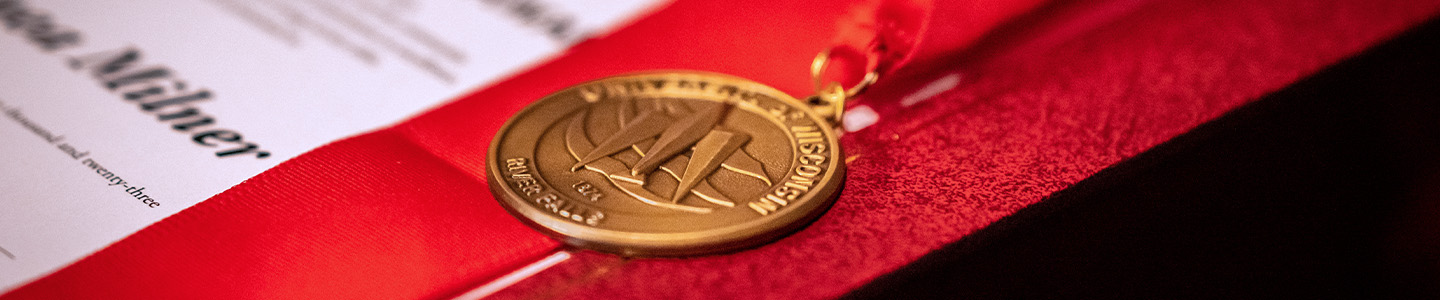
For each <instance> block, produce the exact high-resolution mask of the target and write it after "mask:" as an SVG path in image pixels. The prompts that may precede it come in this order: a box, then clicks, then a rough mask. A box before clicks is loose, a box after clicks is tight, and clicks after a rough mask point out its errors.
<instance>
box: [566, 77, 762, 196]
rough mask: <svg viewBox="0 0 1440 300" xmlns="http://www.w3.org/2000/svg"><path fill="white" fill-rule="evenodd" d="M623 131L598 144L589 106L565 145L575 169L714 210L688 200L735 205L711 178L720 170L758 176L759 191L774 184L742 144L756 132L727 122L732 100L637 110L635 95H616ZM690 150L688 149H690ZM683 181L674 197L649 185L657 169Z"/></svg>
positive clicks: (637, 191)
mask: <svg viewBox="0 0 1440 300" xmlns="http://www.w3.org/2000/svg"><path fill="white" fill-rule="evenodd" d="M616 102H619V105H620V109H617V110H616V112H618V113H617V116H616V117H617V118H616V120H618V122H619V125H620V126H619V127H620V131H618V132H615V133H614V134H612V135H610V136H609V137H606V138H604V139H603V141H602V142H601V143H600V144H599V145H595V144H592V143H591V141H590V138H589V137H587V136H586V133H585V122H586V121H587V118H586V116H587V115H588V112H589V111H588V110H583V111H581V112H579V113H577V114H575V116H574V117H572V118H571V119H570V120H569V122H570V124H569V125H568V127H567V130H566V131H565V141H566V143H565V145H566V148H568V150H569V152H570V153H571V155H572V156H573V157H574V158H575V159H576V163H575V165H574V166H572V167H571V169H572V171H578V170H580V169H582V168H584V169H588V170H590V171H594V172H599V173H600V174H604V175H605V177H606V178H608V179H609V181H610V183H611V184H613V185H614V186H615V187H616V188H618V189H620V190H621V191H624V192H625V193H626V194H628V195H630V196H631V197H634V199H635V200H638V201H640V202H642V203H645V204H649V205H653V206H656V207H661V208H666V209H673V210H677V211H684V212H690V213H710V212H711V211H712V208H707V207H703V206H695V205H688V204H682V203H681V200H682V199H686V198H689V197H690V196H693V197H694V198H697V199H701V200H704V201H706V202H709V203H711V204H714V205H718V206H721V207H735V201H733V200H731V197H730V196H727V195H725V194H724V193H723V192H720V190H718V189H716V188H715V187H714V186H712V185H711V184H710V182H709V180H708V177H710V175H711V174H712V173H714V172H717V171H728V172H735V173H736V174H740V175H744V176H749V177H753V178H755V179H756V180H757V181H756V182H755V183H756V185H755V186H754V190H755V192H757V193H758V192H759V191H760V190H762V189H764V187H766V186H769V185H771V184H772V183H771V181H770V178H769V177H768V176H766V175H765V167H764V164H762V163H761V162H759V161H757V160H755V158H754V157H752V156H751V155H749V154H748V153H746V152H745V151H744V150H743V149H742V148H741V147H742V146H744V145H745V144H746V143H748V142H750V136H749V135H746V134H744V133H740V132H737V131H734V130H726V129H725V128H723V127H721V126H720V124H719V122H720V119H721V118H723V117H725V115H726V114H728V113H729V112H730V109H731V107H730V106H731V105H730V104H727V103H706V102H701V103H699V104H692V105H693V106H700V107H698V108H695V107H690V105H685V104H682V103H679V102H668V103H664V104H659V103H660V102H656V103H657V105H655V107H651V106H646V107H648V108H640V109H641V112H640V113H638V114H635V115H634V117H631V116H630V115H631V114H632V113H633V112H632V109H635V108H634V102H635V100H634V99H631V98H625V99H621V100H616ZM620 152H631V153H634V154H635V155H638V156H639V159H637V160H635V161H634V162H630V163H625V162H623V161H622V159H623V158H618V157H613V156H614V155H615V154H618V153H620ZM686 152H688V154H686ZM657 170H659V171H663V172H664V173H665V174H667V175H669V176H670V177H672V178H673V179H674V180H678V181H679V182H678V184H677V185H676V187H675V189H674V190H673V191H672V192H671V193H670V196H669V197H662V196H660V195H658V194H656V193H654V192H652V191H650V190H647V189H645V186H646V181H647V180H646V179H647V177H649V176H648V175H651V173H652V172H655V171H657Z"/></svg>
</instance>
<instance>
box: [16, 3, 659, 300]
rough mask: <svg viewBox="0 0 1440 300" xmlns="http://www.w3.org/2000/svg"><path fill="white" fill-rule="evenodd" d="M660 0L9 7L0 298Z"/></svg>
mask: <svg viewBox="0 0 1440 300" xmlns="http://www.w3.org/2000/svg"><path fill="white" fill-rule="evenodd" d="M591 2H595V3H591ZM658 2H660V1H658V0H623V1H613V0H612V1H580V0H468V1H464V0H462V1H438V0H434V1H421V0H301V1H283V0H207V1H174V0H171V1H167V0H132V1H39V0H28V1H21V0H0V21H3V25H4V28H3V29H4V31H3V33H0V292H3V291H8V290H10V289H13V288H15V287H18V286H19V285H21V284H24V283H26V282H29V281H31V280H34V279H36V278H39V277H41V276H44V275H45V274H48V273H50V272H53V271H55V270H57V269H59V268H61V267H64V266H65V265H67V264H70V263H72V262H74V261H76V260H78V259H80V258H82V257H84V256H85V255H88V254H90V253H92V252H94V251H97V250H99V249H101V248H103V247H105V246H106V245H109V244H111V243H114V242H115V241H118V240H120V239H122V238H124V237H125V236H127V235H129V234H132V233H134V232H135V231H138V230H140V229H141V228H144V227H145V226H148V225H150V224H152V223H155V222H157V221H159V220H161V219H162V218H165V217H167V216H170V215H172V214H175V213H176V212H179V211H180V210H182V209H185V208H187V207H190V206H191V205H194V204H196V203H199V202H200V201H203V200H205V199H207V198H209V197H211V196H213V195H215V194H218V193H220V192H222V191H224V190H225V189H227V188H230V187H231V186H234V185H236V184H239V183H240V182H241V181H244V180H245V179H247V178H250V177H252V176H255V175H256V174H259V173H260V172H262V171H264V170H266V169H269V168H271V167H273V166H275V165H276V164H279V163H280V162H283V161H285V160H286V159H289V158H292V157H295V156H296V155H299V154H301V153H304V152H305V151H308V150H310V149H314V148H316V147H318V146H320V145H323V144H325V143H328V142H331V141H335V140H338V139H341V138H344V137H347V136H351V135H355V134H359V133H363V132H366V131H368V130H373V129H376V128H380V127H383V126H386V125H389V124H392V123H394V122H397V121H400V120H402V119H404V118H406V117H408V116H411V115H413V114H416V113H418V112H420V111H423V110H424V109H426V108H429V107H434V106H436V105H439V104H441V103H442V102H445V101H446V100H449V99H452V98H454V97H456V96H459V95H461V94H462V93H464V92H466V91H467V90H470V89H475V88H478V87H480V86H483V85H485V84H486V83H489V82H492V81H495V80H498V79H500V78H501V77H503V76H506V75H507V74H510V73H512V72H516V71H518V70H520V69H521V68H524V67H526V66H528V65H531V64H535V63H538V62H540V61H541V60H543V59H545V58H547V57H549V56H552V55H555V54H557V53H559V52H561V51H564V49H565V48H566V47H567V46H568V45H570V44H571V43H574V42H576V41H579V40H581V39H584V38H585V37H587V36H591V35H593V34H597V33H603V32H604V31H607V30H609V29H611V27H613V26H616V25H622V24H623V23H624V22H625V21H627V20H629V19H631V18H634V17H636V16H637V15H638V14H640V13H643V12H645V11H646V10H648V9H651V8H653V7H654V6H656V5H658ZM597 3H598V4H597Z"/></svg>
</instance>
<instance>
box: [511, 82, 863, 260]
mask: <svg viewBox="0 0 1440 300" xmlns="http://www.w3.org/2000/svg"><path fill="white" fill-rule="evenodd" d="M842 95H843V94H842ZM830 113H832V114H833V112H830ZM831 122H833V121H831V120H829V119H827V118H826V117H822V115H821V114H819V113H817V112H816V111H815V110H813V109H812V107H811V106H810V105H807V104H806V103H804V102H801V101H800V100H797V99H795V98H793V97H791V96H789V95H787V94H785V93H783V92H780V91H777V90H775V89H773V88H770V87H768V86H765V85H762V84H759V83H755V82H752V81H749V80H745V79H740V78H736V77H732V76H728V75H720V74H713V73H702V72H683V71H681V72H663V73H641V74H634V75H623V76H616V77H609V78H605V79H600V80H596V81H592V82H588V83H583V84H579V85H576V86H573V87H570V88H568V89H565V90H562V91H559V92H556V93H553V94H551V95H549V96H546V97H544V98H542V99H540V100H539V101H536V102H535V103H532V104H531V105H530V106H528V107H526V108H525V109H524V110H522V111H521V112H519V113H518V114H516V115H515V116H514V117H513V118H512V119H511V120H510V121H509V122H507V123H506V124H505V126H504V127H502V128H501V129H500V131H499V132H498V133H497V134H496V136H495V139H494V141H493V143H492V145H491V147H490V152H489V156H488V158H487V162H486V164H487V166H488V170H487V172H488V173H487V175H488V180H489V183H490V186H491V190H492V191H493V192H494V193H495V194H496V196H497V198H498V200H499V201H500V202H501V205H502V206H504V207H505V208H506V209H507V210H509V211H510V212H511V213H512V214H515V215H516V216H518V217H519V218H520V219H521V220H524V221H525V222H526V223H528V224H529V225H531V226H533V227H536V228H537V229H540V230H541V231H542V232H545V233H547V234H549V235H551V236H554V237H556V238H559V239H561V240H563V241H565V242H566V243H568V244H572V245H575V246H579V247H582V248H590V249H596V250H601V251H607V252H613V253H619V254H622V255H642V256H673V255H691V254H706V253H715V252H722V251H727V250H734V249H739V248H745V247H751V246H756V245H759V244H763V243H766V242H769V241H772V240H774V239H777V238H779V237H781V236H783V235H785V234H788V233H790V232H793V231H794V230H796V229H798V228H800V227H803V226H804V225H805V224H807V223H809V222H810V221H812V220H814V219H815V218H817V217H818V216H819V215H820V214H821V213H822V212H824V211H825V210H826V209H828V208H829V206H830V205H831V204H832V203H833V201H834V199H835V196H836V195H837V194H838V193H839V190H840V187H841V182H842V180H843V178H844V172H845V169H844V161H843V156H842V154H841V153H840V147H839V144H838V142H837V140H836V138H837V137H836V136H835V133H834V130H833V129H832V128H833V127H834V125H833V124H832V123H831Z"/></svg>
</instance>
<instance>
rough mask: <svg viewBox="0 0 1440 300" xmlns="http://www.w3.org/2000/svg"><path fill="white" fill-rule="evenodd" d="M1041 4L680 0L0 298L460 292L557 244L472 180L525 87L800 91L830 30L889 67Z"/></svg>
mask: <svg viewBox="0 0 1440 300" xmlns="http://www.w3.org/2000/svg"><path fill="white" fill-rule="evenodd" d="M1040 2H1041V1H1039V0H974V1H948V2H945V3H941V4H937V5H939V6H938V7H935V8H934V9H927V8H925V7H926V5H928V1H888V2H883V3H881V4H880V5H878V6H872V7H876V9H875V10H874V12H875V15H874V17H873V18H870V20H872V21H873V22H871V23H868V25H866V24H861V23H853V22H855V21H854V20H855V19H853V18H850V19H845V18H842V16H846V13H847V10H848V9H850V4H846V3H835V2H831V1H815V2H814V3H793V2H786V1H772V0H740V1H698V0H697V1H688V0H687V1H679V2H677V3H674V4H672V5H670V6H668V7H666V8H664V9H662V10H659V11H657V12H656V13H654V14H653V15H650V16H648V17H646V18H643V19H640V20H638V21H636V22H635V23H634V24H632V25H630V26H628V27H626V28H625V29H623V30H620V31H617V32H615V33H613V34H611V35H609V36H607V37H604V38H601V39H596V40H591V41H587V42H584V43H582V44H579V45H577V46H575V47H574V48H572V50H571V51H570V52H569V53H567V54H565V55H563V56H561V57H559V58H557V59H555V60H554V61H552V62H550V63H547V64H544V65H541V66H538V67H536V68H534V69H532V70H529V71H527V72H525V73H523V74H520V75H517V76H515V77H513V78H511V79H508V80H506V81H504V82H500V83H497V84H495V85H493V86H490V87H486V88H483V89H480V90H478V91H476V92H474V93H472V94H470V95H467V96H464V97H462V98H460V99H458V100H456V101H455V102H453V103H451V104H448V105H445V106H443V107H440V108H437V109H435V110H433V111H430V112H427V113H425V114H423V115H421V116H418V117H416V118H414V119H412V120H409V121H406V122H403V123H401V124H399V125H396V126H394V127H391V128H387V129H383V130H379V131H376V132H372V133H368V134H365V135H361V136H358V137H354V138H349V139H345V140H342V141H338V142H335V143H332V144H329V145H326V146H324V147H321V148H319V149H315V150H313V151H310V152H308V153H305V154H303V155H300V156H299V157H297V158H295V159H292V160H290V161H287V162H285V163H283V164H281V165H279V166H277V167H275V168H273V169H271V170H268V171H266V172H264V173H262V174H261V175H259V176H256V177H255V178H252V179H250V180H247V181H245V182H243V183H241V184H240V185H237V186H236V187H234V188H231V189H230V190H228V191H225V192H224V193H221V194H220V195H217V196H215V197H213V198H211V199H209V200H206V201H204V202H202V203H200V204H198V205H196V206H194V207H191V208H189V209H186V210H184V211H181V212H180V213H178V214H176V215H174V216H172V217H170V218H167V219H165V220H163V221H160V222H158V223H156V224H154V225H151V226H150V227H148V228H146V229H144V230H141V231H140V232H137V233H135V234H133V235H131V236H130V237H127V238H125V239H123V240H121V241H119V242H117V243H115V244H114V245H111V246H109V247H107V248H105V249H103V250H101V251H99V252H97V253H95V254H93V255H91V256H89V257H86V258H85V259H83V260H81V261H79V262H76V263H74V264H72V265H70V266H68V267H65V268H63V269H61V270H59V271H57V272H56V273H54V274H51V275H49V276H46V277H43V278H41V279H39V280H37V281H35V282H32V283H30V284H28V285H25V286H23V287H20V288H18V289H16V290H14V291H12V292H10V293H8V294H6V295H4V296H3V297H0V298H3V299H6V300H9V299H77V298H78V299H157V298H161V299H169V298H263V299H277V298H297V299H319V298H345V299H360V298H365V299H411V298H438V297H446V296H452V295H456V294H458V293H461V292H464V291H465V290H467V289H470V288H472V287H475V286H477V285H479V284H482V283H484V282H486V281H488V280H490V279H492V278H494V277H496V276H498V275H500V274H503V273H505V272H507V271H509V270H512V269H514V268H516V267H517V266H520V265H524V264H527V263H529V262H531V261H533V260H535V259H536V258H538V257H540V256H542V255H544V254H546V253H549V252H550V251H553V250H554V249H555V248H556V247H557V246H558V245H559V243H558V242H556V241H554V240H552V239H549V238H547V237H545V236H542V235H541V234H539V233H537V232H536V231H534V230H532V229H530V228H528V227H525V226H524V225H522V224H521V223H520V222H518V221H517V220H516V219H514V217H512V216H510V215H509V214H507V213H505V212H504V211H503V210H502V209H501V208H500V207H499V206H498V204H497V202H496V201H495V200H494V199H493V198H492V197H491V195H490V192H489V191H488V189H487V188H486V186H485V179H484V176H485V174H484V171H483V170H484V165H483V161H484V158H485V150H486V149H488V146H489V143H490V138H491V137H492V136H493V135H494V133H495V132H496V131H497V130H498V129H499V127H500V125H501V124H503V122H504V121H505V120H506V119H507V118H508V117H509V116H510V115H511V114H512V113H514V112H515V111H518V110H519V109H520V108H522V107H523V106H524V105H526V104H528V103H529V102H530V101H532V100H534V99H538V98H540V97H542V96H544V95H546V94H548V93H550V92H552V91H556V90H559V89H562V88H564V87H567V86H570V85H573V84H577V83H581V82H584V81H588V80H593V79H598V78H603V77H607V76H613V75H617V74H623V73H628V72H635V71H642V70H654V69H692V70H703V71H712V72H720V73H728V74H732V75H737V76H741V77H745V78H749V79H751V80H755V81H758V82H763V83H767V84H771V85H773V86H775V87H776V88H778V89H780V90H782V91H786V92H788V93H791V94H793V95H797V96H799V95H806V94H809V93H810V92H811V87H810V84H809V78H808V76H807V75H806V74H808V73H807V71H806V68H807V66H808V62H809V61H810V59H811V58H813V57H814V55H815V54H816V53H817V52H819V51H821V50H823V49H826V48H827V47H833V46H835V45H836V44H835V43H836V42H839V43H840V44H839V45H841V46H843V47H856V49H862V48H859V47H862V46H863V45H862V44H861V43H868V42H860V43H856V42H857V41H865V40H867V39H869V40H871V41H879V42H878V44H876V45H881V46H883V47H880V48H876V49H879V50H880V51H878V52H873V53H878V54H880V55H881V57H883V59H881V60H878V62H877V64H876V66H875V68H876V69H877V70H883V71H886V72H888V71H890V70H893V69H895V68H898V67H900V66H902V65H904V62H906V61H923V60H926V59H930V58H932V57H933V56H936V55H939V54H942V53H947V52H950V51H954V50H955V49H959V48H962V47H964V45H966V44H968V43H970V42H973V41H974V40H975V39H977V38H978V37H979V36H981V35H982V34H983V33H984V32H986V31H987V30H989V29H990V28H993V27H994V26H996V24H998V23H1000V22H1001V21H1003V20H1005V19H1009V18H1011V17H1013V16H1014V15H1017V14H1019V13H1021V12H1024V11H1027V10H1030V9H1032V8H1034V7H1035V6H1036V5H1038V4H1039V3H1040ZM926 15H929V17H926ZM852 16H853V15H852ZM927 20H928V23H927ZM846 22H851V23H848V24H850V25H845V26H848V27H847V28H850V30H849V31H845V33H844V34H842V35H841V37H840V38H837V39H832V36H831V35H830V33H834V32H837V27H840V25H838V24H845V23H846ZM867 28H868V29H867ZM500 42H503V41H497V43H500ZM866 51H870V50H866ZM865 53H872V52H865Z"/></svg>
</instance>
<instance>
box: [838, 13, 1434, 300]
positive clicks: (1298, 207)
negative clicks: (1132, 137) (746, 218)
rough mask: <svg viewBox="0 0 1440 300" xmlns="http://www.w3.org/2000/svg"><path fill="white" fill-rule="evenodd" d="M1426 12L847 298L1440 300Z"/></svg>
mask: <svg viewBox="0 0 1440 300" xmlns="http://www.w3.org/2000/svg"><path fill="white" fill-rule="evenodd" d="M1437 41H1440V23H1437V22H1436V21H1435V20H1431V21H1430V22H1427V23H1426V24H1425V25H1423V26H1419V27H1417V28H1414V29H1412V30H1410V31H1409V32H1407V33H1405V34H1403V35H1402V36H1400V37H1398V38H1395V39H1393V40H1391V41H1389V42H1386V43H1383V44H1381V45H1379V46H1376V47H1375V48H1373V49H1370V50H1368V51H1366V52H1364V53H1362V54H1360V55H1358V56H1356V57H1353V58H1351V59H1348V60H1346V61H1344V62H1342V63H1340V64H1337V65H1335V66H1332V67H1330V68H1328V69H1326V70H1325V71H1323V72H1320V73H1317V74H1315V75H1313V76H1311V77H1309V78H1307V79H1305V80H1302V81H1300V82H1297V83H1295V84H1293V85H1291V86H1289V87H1287V88H1285V89H1284V90H1281V91H1278V92H1275V93H1273V94H1270V95H1268V96H1266V97H1264V98H1263V99H1260V100H1257V101H1256V102H1253V103H1251V104H1248V105H1246V106H1244V107H1241V108H1239V109H1237V110H1235V111H1232V112H1230V113H1228V114H1226V115H1225V116H1223V117H1221V118H1218V119H1215V120H1213V121H1211V122H1208V123H1206V124H1204V125H1202V126H1200V127H1198V128H1196V129H1194V130H1192V131H1191V132H1189V133H1186V134H1184V135H1182V136H1179V137H1177V138H1175V139H1173V140H1171V141H1168V142H1166V143H1165V144H1162V145H1160V146H1158V147H1155V148H1153V149H1151V150H1149V151H1147V152H1145V153H1143V154H1141V155H1139V156H1136V157H1134V158H1131V159H1128V160H1126V161H1124V162H1122V163H1120V164H1117V165H1115V166H1112V167H1110V168H1108V169H1105V170H1104V171H1101V172H1099V173H1097V174H1096V175H1094V176H1092V177H1091V178H1088V179H1086V180H1083V181H1081V182H1079V183H1077V184H1075V185H1074V186H1072V187H1070V188H1068V189H1065V190H1063V191H1060V192H1057V193H1055V194H1054V195H1052V196H1050V197H1049V198H1047V199H1045V200H1044V201H1042V202H1040V203H1037V204H1035V205H1031V206H1029V207H1027V208H1025V209H1023V210H1021V211H1019V212H1017V213H1015V214H1013V215H1011V216H1009V217H1006V218H1004V219H1002V220H1000V221H998V222H996V223H994V224H992V225H991V226H989V227H987V228H986V229H983V230H981V231H979V232H976V233H975V234H973V235H970V236H967V237H966V238H964V239H962V240H959V241H957V242H954V243H951V244H949V245H946V246H945V247H944V248H943V249H941V250H938V251H935V252H932V253H930V254H928V255H926V256H924V257H923V258H921V259H920V260H918V261H916V262H914V263H911V264H910V265H908V266H906V267H904V268H902V269H900V270H898V271H896V272H894V273H891V274H887V275H885V276H882V277H881V278H879V279H877V280H875V281H874V282H872V283H870V284H868V285H866V286H865V287H863V288H861V289H858V290H856V291H853V292H851V293H850V294H848V295H847V298H897V297H900V298H1192V297H1195V298H1275V297H1285V298H1428V299H1440V105H1437V102H1440V60H1437V57H1436V56H1437V53H1440V43H1437Z"/></svg>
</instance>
